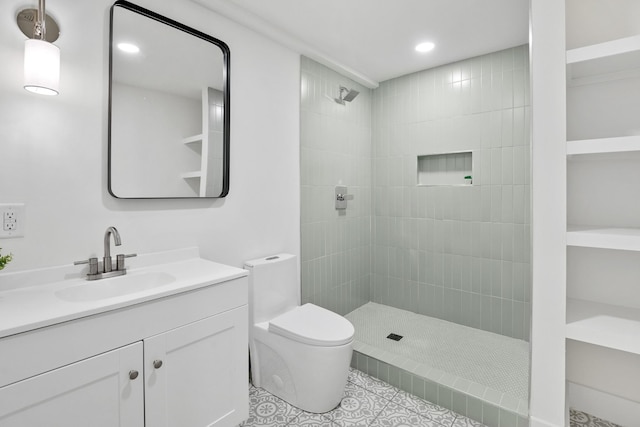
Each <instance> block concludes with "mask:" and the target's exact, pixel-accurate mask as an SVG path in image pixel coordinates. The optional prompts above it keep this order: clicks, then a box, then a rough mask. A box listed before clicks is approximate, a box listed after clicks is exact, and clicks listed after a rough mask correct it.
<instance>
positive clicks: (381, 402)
mask: <svg viewBox="0 0 640 427" xmlns="http://www.w3.org/2000/svg"><path fill="white" fill-rule="evenodd" d="M387 404H389V401H388V400H387V399H384V398H382V397H380V396H378V395H377V394H375V393H373V392H371V391H369V390H366V389H364V388H362V387H359V386H357V385H355V384H353V383H350V382H347V386H346V388H345V392H344V397H343V398H342V402H340V406H338V407H337V408H336V409H334V410H333V411H331V412H329V413H327V414H326V416H328V417H330V418H331V420H332V421H333V422H335V423H336V424H337V425H338V426H341V427H356V426H357V427H365V426H368V425H369V424H371V422H373V420H374V419H375V418H376V417H377V416H378V414H379V413H380V412H381V411H382V409H384V407H385V406H387Z"/></svg>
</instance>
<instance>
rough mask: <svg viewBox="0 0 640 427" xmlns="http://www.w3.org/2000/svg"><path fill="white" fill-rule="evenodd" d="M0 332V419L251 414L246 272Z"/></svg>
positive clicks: (190, 419) (216, 421)
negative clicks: (102, 309) (20, 330)
mask: <svg viewBox="0 0 640 427" xmlns="http://www.w3.org/2000/svg"><path fill="white" fill-rule="evenodd" d="M234 270H237V271H239V272H242V273H238V274H236V275H235V277H233V278H232V279H231V280H227V281H222V282H219V283H215V284H212V285H210V286H203V287H199V288H197V289H191V290H188V291H186V292H181V293H176V294H174V295H170V296H165V297H161V298H157V299H151V300H148V301H145V302H142V303H137V304H134V305H130V306H125V307H122V308H119V309H115V310H110V311H105V312H103V313H99V314H93V315H89V316H86V317H80V318H77V319H74V320H71V321H66V322H62V323H56V324H52V325H50V326H47V327H43V328H37V329H33V330H29V331H26V332H23V333H18V334H14V335H10V336H5V337H4V338H0V359H1V360H2V363H1V364H0V365H1V366H0V426H3V427H14V426H15V427H26V426H44V425H46V426H47V427H58V426H59V427H63V426H64V427H86V426H92V427H96V426H98V427H100V426H105V427H107V426H108V427H113V426H122V427H125V426H126V427H134V426H135V427H143V426H147V427H174V426H180V427H204V426H219V427H226V426H235V425H237V424H239V423H240V422H242V421H243V420H245V419H246V418H248V410H249V403H248V401H249V399H248V354H247V348H248V342H247V340H248V311H247V278H246V272H244V271H243V270H240V269H234Z"/></svg>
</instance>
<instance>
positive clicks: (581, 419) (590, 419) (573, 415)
mask: <svg viewBox="0 0 640 427" xmlns="http://www.w3.org/2000/svg"><path fill="white" fill-rule="evenodd" d="M569 423H570V425H571V427H620V426H619V425H618V424H614V423H612V422H609V421H605V420H602V419H600V418H598V417H594V416H593V415H589V414H587V413H585V412H580V411H576V410H575V409H571V410H570V411H569Z"/></svg>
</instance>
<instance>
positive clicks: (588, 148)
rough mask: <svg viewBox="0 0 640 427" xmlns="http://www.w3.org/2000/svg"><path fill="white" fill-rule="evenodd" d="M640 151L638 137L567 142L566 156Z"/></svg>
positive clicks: (639, 137)
mask: <svg viewBox="0 0 640 427" xmlns="http://www.w3.org/2000/svg"><path fill="white" fill-rule="evenodd" d="M628 151H640V136H622V137H617V138H597V139H583V140H579V141H567V155H574V154H604V153H621V152H628Z"/></svg>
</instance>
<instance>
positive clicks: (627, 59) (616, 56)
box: [567, 35, 640, 84]
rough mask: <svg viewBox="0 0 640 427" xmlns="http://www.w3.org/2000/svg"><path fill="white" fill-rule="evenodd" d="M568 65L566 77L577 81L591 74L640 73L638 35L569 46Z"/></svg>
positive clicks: (593, 75)
mask: <svg viewBox="0 0 640 427" xmlns="http://www.w3.org/2000/svg"><path fill="white" fill-rule="evenodd" d="M567 65H568V68H567V78H568V79H569V81H570V82H572V83H578V84H579V83H580V81H581V80H584V79H587V80H589V79H590V78H594V77H601V76H609V78H626V77H630V76H635V75H640V35H636V36H632V37H626V38H623V39H618V40H613V41H609V42H605V43H599V44H595V45H591V46H585V47H580V48H577V49H571V50H568V51H567ZM587 83H589V81H587Z"/></svg>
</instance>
